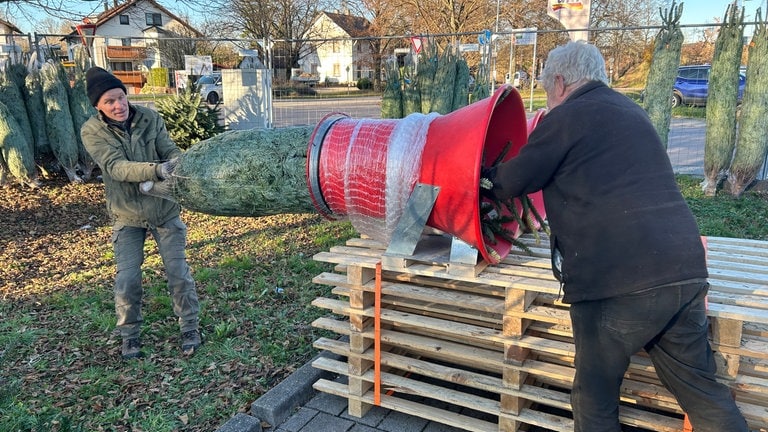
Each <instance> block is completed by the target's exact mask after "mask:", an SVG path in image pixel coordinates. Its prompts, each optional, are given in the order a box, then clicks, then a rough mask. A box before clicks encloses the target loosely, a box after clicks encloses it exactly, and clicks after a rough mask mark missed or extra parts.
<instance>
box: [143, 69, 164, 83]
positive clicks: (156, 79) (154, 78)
mask: <svg viewBox="0 0 768 432" xmlns="http://www.w3.org/2000/svg"><path fill="white" fill-rule="evenodd" d="M147 85H148V86H150V87H168V86H169V83H168V68H152V70H151V71H150V72H149V77H148V78H147Z"/></svg>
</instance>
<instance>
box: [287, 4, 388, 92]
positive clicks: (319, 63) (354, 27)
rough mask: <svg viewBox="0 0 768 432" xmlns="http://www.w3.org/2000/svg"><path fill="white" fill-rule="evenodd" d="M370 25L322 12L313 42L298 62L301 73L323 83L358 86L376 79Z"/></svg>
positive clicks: (313, 28) (317, 21) (312, 31)
mask: <svg viewBox="0 0 768 432" xmlns="http://www.w3.org/2000/svg"><path fill="white" fill-rule="evenodd" d="M370 26H371V23H370V22H369V21H368V20H367V19H365V18H363V17H357V16H352V15H348V14H339V13H332V12H322V13H320V15H318V17H317V18H315V20H314V22H313V23H312V30H311V32H310V34H311V35H312V36H311V40H312V42H311V43H309V44H308V45H307V46H306V47H304V49H306V50H307V51H308V52H307V53H306V55H304V56H303V57H302V59H301V60H299V65H300V66H301V72H302V73H305V74H309V75H312V76H317V77H319V79H320V82H332V83H355V82H357V80H359V79H360V78H369V79H372V78H373V53H374V50H373V45H372V43H373V39H366V38H368V37H370V36H371V33H370Z"/></svg>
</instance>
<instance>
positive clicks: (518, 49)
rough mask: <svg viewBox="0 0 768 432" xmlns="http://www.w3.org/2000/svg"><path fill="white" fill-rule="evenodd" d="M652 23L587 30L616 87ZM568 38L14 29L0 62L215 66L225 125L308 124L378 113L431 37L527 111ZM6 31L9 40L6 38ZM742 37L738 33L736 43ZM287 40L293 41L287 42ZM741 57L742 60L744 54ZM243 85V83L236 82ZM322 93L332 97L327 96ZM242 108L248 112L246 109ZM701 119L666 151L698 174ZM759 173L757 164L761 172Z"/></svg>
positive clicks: (125, 76)
mask: <svg viewBox="0 0 768 432" xmlns="http://www.w3.org/2000/svg"><path fill="white" fill-rule="evenodd" d="M748 28H749V27H748ZM716 30H717V25H716V24H708V25H697V26H685V27H684V29H683V31H684V33H685V35H686V40H689V41H690V42H689V43H687V44H686V45H685V47H684V49H683V55H682V61H681V62H682V63H684V64H707V63H710V62H711V60H712V56H713V55H714V40H713V39H712V38H711V34H712V32H713V31H716ZM657 32H658V27H654V26H648V27H631V28H628V27H623V28H608V29H599V30H590V40H591V41H592V42H593V43H595V44H596V45H597V46H598V47H599V48H600V49H601V52H602V53H603V56H604V57H605V59H606V70H607V72H608V75H609V79H610V81H611V84H612V85H613V86H614V87H615V88H617V89H622V90H628V91H629V92H630V93H633V94H637V93H639V92H640V91H641V90H642V86H643V85H644V84H643V81H644V78H643V77H637V76H635V75H636V73H635V72H634V71H635V70H640V69H641V68H639V67H638V65H640V64H642V63H643V62H647V60H648V56H649V55H650V54H649V53H650V47H651V42H652V40H653V37H654V35H655V34H656V33H657ZM748 32H749V31H748ZM6 36H8V35H6ZM705 36H707V37H706V38H705ZM567 38H568V34H567V32H565V31H551V30H546V31H544V30H537V29H535V28H526V29H514V30H508V31H503V32H498V33H494V32H490V31H483V32H474V33H464V34H438V35H402V36H390V37H380V38H333V39H306V40H297V41H279V40H263V39H261V40H260V39H212V38H201V39H194V38H173V37H165V38H162V39H157V38H147V37H129V38H120V37H99V36H87V35H77V34H68V35H53V34H38V33H35V34H31V35H21V36H20V35H14V37H13V38H11V39H10V40H11V41H12V44H14V45H18V47H16V48H13V49H9V50H4V51H9V52H10V53H11V54H12V55H6V56H4V57H2V58H0V64H2V62H8V61H15V62H18V61H28V59H29V56H30V54H31V53H32V52H38V54H39V56H40V57H42V58H45V59H49V60H54V61H62V62H65V64H66V65H72V61H73V60H74V57H75V51H76V50H77V49H78V48H77V47H87V49H88V52H89V55H90V56H91V59H92V60H93V63H94V64H96V65H99V66H102V67H105V68H107V69H110V70H112V71H113V72H114V73H115V74H116V75H117V76H118V77H119V78H120V79H121V80H123V82H124V83H125V84H126V87H127V88H128V89H129V93H132V94H140V93H175V92H178V91H179V90H181V89H182V88H184V87H185V86H186V85H187V83H188V82H189V80H196V79H198V78H199V77H200V76H203V75H206V74H210V73H212V72H217V73H219V74H222V72H223V74H222V82H221V87H222V88H221V89H220V90H219V91H221V94H219V95H218V96H219V99H221V102H222V108H223V111H224V112H225V115H224V120H226V118H227V116H229V117H231V118H238V119H240V121H239V123H240V125H237V124H236V123H238V122H235V121H225V123H226V125H227V126H228V127H232V128H245V127H282V126H288V125H292V124H313V123H316V122H318V121H319V120H320V119H321V118H322V117H323V116H325V115H326V114H328V113H329V112H332V111H338V112H344V113H347V114H349V115H352V116H364V117H370V118H378V117H379V116H380V89H381V88H382V83H383V82H384V81H385V78H386V77H385V75H384V70H385V68H384V67H383V66H384V65H385V64H386V63H387V62H396V63H397V64H398V65H401V66H403V65H405V64H408V63H418V61H419V58H420V56H419V53H420V52H423V51H426V50H428V49H430V47H432V46H437V47H439V49H438V52H443V51H444V50H445V49H446V47H448V46H452V47H454V48H455V50H456V51H457V52H458V53H459V54H460V55H461V56H462V57H463V58H464V59H465V60H466V61H467V64H468V65H469V66H470V71H471V74H472V76H473V81H475V82H488V83H489V84H488V85H490V86H492V87H496V86H498V85H501V84H504V83H509V84H512V85H515V86H517V87H518V90H519V91H520V93H521V96H522V98H523V100H524V102H525V105H526V108H527V109H528V110H529V111H530V112H531V113H533V111H535V109H536V108H537V106H540V105H541V102H540V101H541V99H542V98H543V94H542V92H541V89H539V88H536V87H537V80H536V77H538V75H539V73H540V71H541V68H542V67H543V63H544V60H545V58H546V55H547V53H548V52H549V50H551V49H552V48H553V47H555V46H557V45H559V44H562V43H563V42H565V41H567V40H568V39H567ZM5 39H6V42H8V40H9V38H8V37H6V38H5ZM705 40H709V41H710V42H706V41H705ZM613 41H620V42H617V43H613ZM748 42H749V39H748V37H745V44H746V43H748ZM296 46H299V47H301V48H299V49H298V50H295V51H291V50H290V49H287V48H286V47H296ZM19 47H20V48H21V49H19ZM204 53H205V54H204ZM743 61H744V63H745V64H746V57H744V59H743ZM235 70H240V71H241V72H233V71H235ZM243 70H245V71H246V72H242V71H243ZM224 71H229V72H224ZM227 77H228V78H227ZM244 83H245V84H244ZM361 83H362V85H361ZM473 85H474V84H473ZM242 86H245V88H236V87H242ZM369 88H370V89H372V90H369ZM361 89H362V90H366V91H361ZM376 90H379V93H377V92H376ZM225 93H229V97H227V96H226V95H225ZM363 94H364V95H365V96H364V97H360V96H361V95H363ZM286 96H287V97H286ZM331 97H332V98H333V102H329V101H328V100H329V98H331ZM377 97H378V99H376V98H377ZM243 98H245V101H244V100H243ZM233 106H234V107H233ZM249 116H250V117H252V118H246V117H249ZM705 129H706V125H705V121H704V119H703V118H674V119H673V122H672V128H671V131H670V136H669V154H670V159H671V160H672V163H673V166H674V167H675V169H676V171H678V172H680V173H688V174H702V172H703V154H704V143H705ZM766 132H768V131H766ZM765 177H766V172H765V169H763V170H761V172H760V178H761V179H762V178H765Z"/></svg>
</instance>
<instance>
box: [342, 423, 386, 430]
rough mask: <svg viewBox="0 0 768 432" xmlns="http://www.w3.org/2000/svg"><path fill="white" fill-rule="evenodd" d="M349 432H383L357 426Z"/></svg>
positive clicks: (364, 426)
mask: <svg viewBox="0 0 768 432" xmlns="http://www.w3.org/2000/svg"><path fill="white" fill-rule="evenodd" d="M349 432H381V429H376V428H372V427H370V426H366V425H361V424H359V423H358V424H356V425H354V426H352V429H350V430H349Z"/></svg>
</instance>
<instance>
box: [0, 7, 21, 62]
mask: <svg viewBox="0 0 768 432" xmlns="http://www.w3.org/2000/svg"><path fill="white" fill-rule="evenodd" d="M21 36H23V33H22V32H21V30H19V28H18V27H16V26H15V25H13V24H11V23H10V22H8V21H5V20H3V19H0V66H2V65H3V64H4V63H5V62H7V61H11V62H14V63H16V62H20V61H21V46H20V45H19V42H20V41H19V40H17V38H19V37H21Z"/></svg>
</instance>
